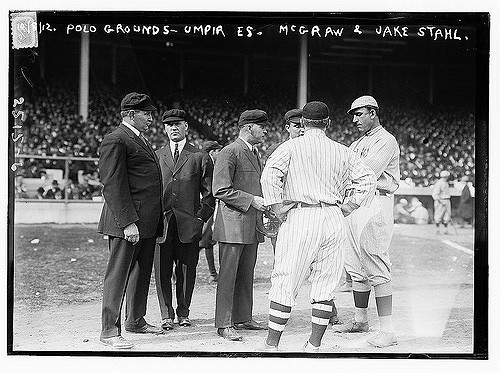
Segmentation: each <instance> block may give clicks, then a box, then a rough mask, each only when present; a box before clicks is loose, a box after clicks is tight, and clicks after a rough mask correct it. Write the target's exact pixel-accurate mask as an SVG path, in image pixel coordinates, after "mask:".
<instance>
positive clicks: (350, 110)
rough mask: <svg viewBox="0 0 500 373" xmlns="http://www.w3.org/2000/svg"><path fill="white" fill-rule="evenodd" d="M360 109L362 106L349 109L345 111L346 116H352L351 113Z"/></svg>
mask: <svg viewBox="0 0 500 373" xmlns="http://www.w3.org/2000/svg"><path fill="white" fill-rule="evenodd" d="M362 107H363V106H358V107H353V108H350V109H349V110H347V114H349V115H352V113H353V111H354V110H357V109H359V108H362Z"/></svg>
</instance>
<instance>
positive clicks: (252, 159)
mask: <svg viewBox="0 0 500 373" xmlns="http://www.w3.org/2000/svg"><path fill="white" fill-rule="evenodd" d="M236 142H237V143H238V144H239V145H240V146H241V147H242V148H243V154H245V156H246V157H247V158H248V160H249V161H250V163H251V164H252V166H253V167H254V168H255V170H257V171H258V172H259V173H260V172H261V165H260V160H259V159H258V158H256V157H255V154H254V153H253V152H252V151H251V150H250V149H248V146H247V144H245V142H244V141H243V140H242V139H240V138H239V137H238V138H237V139H236Z"/></svg>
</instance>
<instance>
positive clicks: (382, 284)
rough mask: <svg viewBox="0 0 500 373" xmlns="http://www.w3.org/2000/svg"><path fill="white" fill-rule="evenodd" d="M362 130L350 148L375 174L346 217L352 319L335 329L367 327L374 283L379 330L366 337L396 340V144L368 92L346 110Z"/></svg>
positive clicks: (383, 343) (376, 341)
mask: <svg viewBox="0 0 500 373" xmlns="http://www.w3.org/2000/svg"><path fill="white" fill-rule="evenodd" d="M347 113H348V114H351V115H352V116H353V122H354V123H355V124H356V126H357V128H358V130H359V131H360V132H361V133H362V135H361V137H360V138H359V139H357V140H356V141H354V142H353V143H352V144H351V146H350V147H349V149H351V150H353V151H354V152H355V153H356V154H358V155H359V156H360V157H361V159H362V160H363V161H364V162H365V163H366V164H367V165H368V166H370V168H371V169H372V170H373V172H374V173H375V177H376V178H377V189H376V191H375V198H373V201H372V203H371V204H370V205H369V206H368V207H361V208H359V209H357V210H356V211H354V212H353V213H352V214H351V215H350V216H349V217H348V219H347V221H348V226H349V245H347V249H346V258H345V267H346V270H347V272H348V273H349V274H350V275H351V277H352V280H353V282H352V290H353V296H354V306H355V312H354V320H353V321H351V322H349V323H346V324H344V325H341V326H334V330H335V331H337V332H343V333H354V332H366V331H368V330H369V326H368V299H369V296H370V290H371V286H373V287H374V291H375V300H376V304H377V312H378V316H379V320H380V332H379V333H378V334H377V335H375V336H374V337H373V338H370V339H369V340H368V341H367V342H368V343H369V344H370V345H372V346H375V347H387V346H391V345H394V344H397V338H396V336H395V334H394V328H393V325H392V286H391V261H390V258H389V246H390V244H391V240H392V234H393V226H394V212H393V209H394V194H393V193H394V192H395V191H396V189H398V186H399V179H400V172H399V153H400V150H399V145H398V142H397V141H396V138H395V137H394V136H393V135H391V134H390V133H389V132H387V130H386V129H385V128H384V127H382V126H381V124H380V120H379V106H378V103H377V101H376V100H375V99H374V98H373V97H371V96H362V97H359V98H357V99H356V100H354V102H353V103H352V105H351V108H350V109H349V111H348V112H347Z"/></svg>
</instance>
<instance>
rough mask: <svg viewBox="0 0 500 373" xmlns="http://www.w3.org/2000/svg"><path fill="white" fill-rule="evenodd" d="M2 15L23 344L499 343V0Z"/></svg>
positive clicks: (10, 277) (313, 353)
mask: <svg viewBox="0 0 500 373" xmlns="http://www.w3.org/2000/svg"><path fill="white" fill-rule="evenodd" d="M23 5H24V6H27V5H28V4H23ZM332 8H333V5H332ZM395 9H397V8H395ZM450 10H452V9H450ZM7 15H8V31H9V44H8V49H4V51H5V52H6V56H5V59H7V58H8V96H7V98H6V99H5V100H4V106H6V107H8V109H7V115H8V135H7V136H8V137H7V139H8V140H7V141H8V144H7V146H6V147H5V148H6V149H7V152H8V154H7V161H5V162H4V167H7V170H6V173H7V178H6V179H7V182H8V198H7V207H8V209H7V217H8V221H7V250H6V254H7V255H6V257H7V273H6V274H7V287H6V289H7V292H6V299H7V307H6V309H7V330H6V332H7V333H6V337H7V338H6V340H7V355H21V356H23V355H34V356H47V355H48V356H84V357H85V356H94V357H95V356H118V357H125V356H127V357H151V356H155V357H156V356H158V357H180V358H181V359H188V358H192V357H199V358H205V357H209V358H217V360H221V359H227V358H239V357H252V358H259V360H262V361H267V360H266V359H268V358H269V359H270V358H277V357H281V358H283V357H285V358H286V357H292V358H300V359H310V358H322V359H323V360H325V359H326V360H328V359H343V360H345V358H374V359H381V358H384V359H385V358H388V359H394V358H400V359H401V358H405V359H408V358H409V359H422V358H431V359H457V360H487V359H488V357H489V349H488V345H489V333H488V323H489V317H488V299H489V287H488V281H489V262H488V225H489V222H488V209H487V206H488V203H489V193H488V183H489V151H490V146H491V147H495V146H496V144H495V143H494V142H491V141H490V137H489V123H490V112H491V111H494V110H496V107H495V103H494V102H493V101H492V100H491V97H490V94H489V92H490V80H489V79H490V74H491V71H490V35H491V31H490V26H491V25H490V23H491V21H492V20H491V14H490V13H489V12H488V11H487V10H486V9H482V10H478V11H471V12H465V11H457V12H445V11H441V12H426V11H419V12H410V11H402V10H399V11H372V9H371V8H370V9H369V11H368V10H367V11H356V12H353V11H336V10H335V9H331V10H330V11H326V10H322V11H298V12H294V11H288V10H287V9H286V8H284V9H281V11H280V12H273V11H240V12H238V11H225V10H224V11H222V10H221V11H207V10H205V9H204V8H203V7H201V6H200V8H199V9H198V10H192V9H191V8H190V10H189V11H171V10H148V9H147V8H144V9H142V10H140V11H130V10H128V11H126V10H121V9H120V8H116V10H112V8H110V9H108V10H56V11H54V10H52V9H50V8H46V9H31V10H30V9H28V8H26V9H23V10H15V7H12V8H11V9H9V11H8V14H6V13H5V12H4V18H6V17H7ZM476 144H479V146H476ZM7 163H8V164H7ZM490 310H492V309H491V308H490ZM492 311H493V312H494V310H492ZM197 361H198V360H197ZM218 362H219V361H218ZM198 363H200V362H199V361H198ZM201 363H203V361H201Z"/></svg>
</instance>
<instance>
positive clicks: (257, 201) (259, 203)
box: [252, 196, 266, 211]
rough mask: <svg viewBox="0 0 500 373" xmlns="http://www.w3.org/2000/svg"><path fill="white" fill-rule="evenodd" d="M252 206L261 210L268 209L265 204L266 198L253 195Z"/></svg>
mask: <svg viewBox="0 0 500 373" xmlns="http://www.w3.org/2000/svg"><path fill="white" fill-rule="evenodd" d="M252 206H253V207H254V208H256V209H257V210H259V211H264V210H265V209H266V206H264V198H263V197H259V196H253V200H252Z"/></svg>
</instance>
